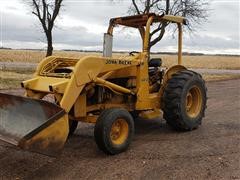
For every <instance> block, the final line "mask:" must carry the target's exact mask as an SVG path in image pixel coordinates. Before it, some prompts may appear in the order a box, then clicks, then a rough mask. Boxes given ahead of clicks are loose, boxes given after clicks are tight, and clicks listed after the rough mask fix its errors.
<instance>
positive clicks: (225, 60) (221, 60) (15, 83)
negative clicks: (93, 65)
mask: <svg viewBox="0 0 240 180" xmlns="http://www.w3.org/2000/svg"><path fill="white" fill-rule="evenodd" d="M53 55H55V56H60V57H71V58H81V57H83V56H86V55H93V56H101V53H89V52H75V51H54V53H53ZM114 55H115V56H117V57H119V56H126V55H128V54H127V53H114ZM44 56H45V52H44V51H37V50H0V62H22V63H39V62H40V61H41V60H42V59H43V58H44ZM152 57H155V58H156V57H161V58H162V60H163V66H165V67H171V66H173V65H176V64H177V55H166V54H159V55H156V54H154V55H152ZM183 65H185V66H186V67H188V68H203V69H235V70H239V69H240V57H239V56H184V57H183ZM32 73H33V72H30V71H22V72H20V71H1V70H0V82H1V83H0V89H8V88H19V87H20V82H21V81H23V80H26V79H29V78H31V77H32ZM203 77H204V79H205V80H207V81H215V80H224V79H233V78H240V75H229V74H228V75H227V74H221V75H215V74H203Z"/></svg>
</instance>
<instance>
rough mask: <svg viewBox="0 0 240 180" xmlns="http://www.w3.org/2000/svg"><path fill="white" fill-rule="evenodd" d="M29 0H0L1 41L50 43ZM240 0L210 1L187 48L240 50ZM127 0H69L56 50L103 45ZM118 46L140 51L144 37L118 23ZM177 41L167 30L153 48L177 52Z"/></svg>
mask: <svg viewBox="0 0 240 180" xmlns="http://www.w3.org/2000/svg"><path fill="white" fill-rule="evenodd" d="M24 2H26V0H25V1H24V0H11V1H9V0H0V31H1V32H0V35H1V37H0V46H4V47H11V48H38V49H44V48H46V43H45V36H44V34H43V33H42V30H41V27H40V26H39V22H38V20H37V19H36V17H34V16H33V15H32V14H31V9H30V7H29V6H28V5H27V4H26V3H24ZM239 4H240V2H239V0H228V1H226V0H225V1H224V0H212V1H211V3H210V9H211V11H210V16H209V19H208V22H206V23H204V24H203V25H202V26H201V27H198V28H197V31H196V32H195V33H194V34H191V35H189V34H185V35H184V51H188V52H202V53H208V54H215V53H219V54H221V53H223V54H240V25H239V21H240V17H239V11H240V7H239V6H240V5H239ZM129 5H130V1H129V0H125V1H121V2H119V1H117V2H110V1H109V0H101V1H97V0H91V1H87V0H65V2H64V7H63V10H62V12H61V14H60V17H59V18H58V19H57V22H56V25H57V26H56V28H55V29H54V36H53V39H54V48H55V49H78V50H79V49H84V50H101V49H102V41H103V33H104V32H105V31H106V30H107V26H108V21H109V18H111V17H115V16H123V15H127V8H128V7H129ZM114 35H115V36H114V49H115V50H140V49H141V39H140V36H139V34H138V32H137V31H135V30H133V29H122V28H117V29H116V30H115V33H114ZM176 44H177V40H176V39H173V38H172V36H171V35H170V34H169V35H168V34H166V36H165V37H164V39H163V40H162V41H161V42H160V43H159V44H157V45H156V46H155V47H154V48H153V49H152V50H153V51H170V52H175V51H176Z"/></svg>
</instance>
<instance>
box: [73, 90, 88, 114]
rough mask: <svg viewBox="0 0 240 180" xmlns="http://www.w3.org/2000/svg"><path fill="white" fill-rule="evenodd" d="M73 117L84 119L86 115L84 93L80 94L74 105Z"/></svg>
mask: <svg viewBox="0 0 240 180" xmlns="http://www.w3.org/2000/svg"><path fill="white" fill-rule="evenodd" d="M74 115H75V117H77V118H78V117H85V116H86V115H87V97H86V93H83V94H81V95H80V96H79V97H78V98H77V100H76V102H75V104H74Z"/></svg>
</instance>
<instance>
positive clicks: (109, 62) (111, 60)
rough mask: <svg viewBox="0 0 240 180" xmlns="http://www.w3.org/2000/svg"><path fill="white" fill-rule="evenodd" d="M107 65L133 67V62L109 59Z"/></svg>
mask: <svg viewBox="0 0 240 180" xmlns="http://www.w3.org/2000/svg"><path fill="white" fill-rule="evenodd" d="M106 64H121V65H131V64H132V62H131V61H127V60H115V59H107V60H106Z"/></svg>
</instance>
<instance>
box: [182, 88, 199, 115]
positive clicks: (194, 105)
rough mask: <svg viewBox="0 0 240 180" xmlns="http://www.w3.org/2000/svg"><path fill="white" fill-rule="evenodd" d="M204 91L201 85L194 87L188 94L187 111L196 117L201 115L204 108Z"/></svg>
mask: <svg viewBox="0 0 240 180" xmlns="http://www.w3.org/2000/svg"><path fill="white" fill-rule="evenodd" d="M202 101H203V100H202V93H201V90H200V89H199V87H197V86H194V87H192V88H191V89H190V90H189V91H188V93H187V96H186V105H185V106H186V111H187V115H188V116H189V117H191V118H195V117H197V116H198V115H199V113H200V112H201V109H202Z"/></svg>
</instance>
